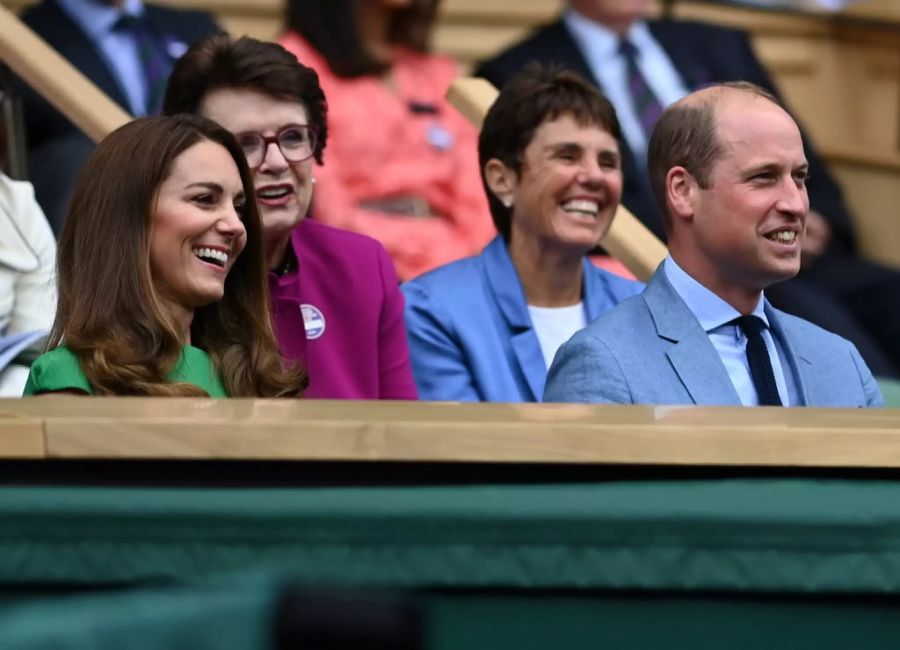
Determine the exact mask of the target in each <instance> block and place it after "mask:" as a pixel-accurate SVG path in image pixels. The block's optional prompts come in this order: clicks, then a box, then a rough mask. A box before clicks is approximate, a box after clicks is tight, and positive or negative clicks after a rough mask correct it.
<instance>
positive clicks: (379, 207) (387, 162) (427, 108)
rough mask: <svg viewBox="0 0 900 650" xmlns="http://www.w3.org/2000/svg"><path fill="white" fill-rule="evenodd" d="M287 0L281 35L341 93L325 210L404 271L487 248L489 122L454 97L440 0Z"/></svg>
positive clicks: (403, 275)
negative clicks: (485, 126)
mask: <svg viewBox="0 0 900 650" xmlns="http://www.w3.org/2000/svg"><path fill="white" fill-rule="evenodd" d="M287 4H288V9H287V29H288V31H287V32H286V33H285V34H284V35H283V36H282V38H281V40H280V42H281V44H282V45H284V46H285V47H286V48H287V49H288V50H289V51H290V52H292V53H293V54H295V55H296V56H297V59H298V60H299V61H300V62H301V63H302V64H304V65H307V66H310V67H312V68H313V69H315V70H316V71H317V72H318V73H319V78H320V80H321V83H322V88H323V89H324V90H325V94H326V96H327V97H328V99H329V104H330V110H329V114H328V123H329V130H330V132H331V142H330V143H329V158H328V165H327V166H326V167H324V168H323V169H321V170H320V171H318V172H317V174H318V179H319V187H318V189H317V190H316V199H315V205H314V206H313V217H314V218H315V219H317V220H321V221H322V222H324V223H328V224H331V225H334V226H338V227H341V228H346V229H348V230H354V231H357V232H361V233H364V234H367V235H370V236H371V237H374V238H376V239H378V240H379V241H381V243H382V244H384V246H385V247H386V248H387V250H388V252H389V253H390V254H391V257H392V258H393V260H394V263H395V265H396V268H397V272H398V274H399V276H400V279H401V280H407V279H409V278H411V277H414V276H416V275H418V274H420V273H422V272H423V271H427V270H429V269H432V268H434V267H436V266H438V265H440V264H444V263H446V262H449V261H452V260H455V259H459V258H461V257H464V256H466V255H472V254H474V253H476V252H477V251H479V250H481V248H482V247H483V246H484V245H485V244H486V243H487V242H488V241H489V240H490V239H491V237H492V236H493V235H494V234H496V233H495V231H494V228H493V226H492V225H491V220H490V217H489V214H488V210H487V205H486V204H485V201H484V196H483V194H482V191H481V187H480V184H479V181H478V162H477V160H476V155H475V142H476V139H477V137H478V134H477V130H476V129H475V128H474V127H473V126H472V125H470V124H469V123H468V122H467V121H466V120H465V119H464V118H463V117H462V116H461V115H459V114H458V113H457V111H456V110H455V109H454V108H453V107H452V106H450V104H449V103H448V102H447V101H446V100H445V99H444V95H445V93H446V92H447V88H448V86H449V85H450V82H451V81H452V80H453V79H454V78H455V77H456V76H457V75H458V68H457V65H456V63H455V62H454V61H452V60H451V59H449V58H447V57H444V56H438V55H436V54H431V53H429V52H428V40H429V37H430V34H431V28H432V25H433V23H434V19H435V13H436V11H437V5H438V2H437V0H290V1H289V2H288V3H287Z"/></svg>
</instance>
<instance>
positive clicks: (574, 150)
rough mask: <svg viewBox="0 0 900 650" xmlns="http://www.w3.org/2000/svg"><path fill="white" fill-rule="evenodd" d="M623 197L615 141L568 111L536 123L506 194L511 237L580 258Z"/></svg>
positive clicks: (606, 224)
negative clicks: (509, 213) (508, 194)
mask: <svg viewBox="0 0 900 650" xmlns="http://www.w3.org/2000/svg"><path fill="white" fill-rule="evenodd" d="M621 196H622V169H621V162H620V157H619V147H618V143H617V142H616V139H615V138H614V137H613V136H612V134H610V133H609V132H608V131H606V130H605V129H603V128H601V127H599V126H596V125H593V124H587V125H581V124H579V123H578V122H576V121H575V119H574V118H573V117H572V116H571V115H568V114H565V115H562V116H560V117H559V118H557V119H555V120H550V121H547V122H544V123H543V124H541V125H540V126H539V127H538V128H537V129H536V130H535V132H534V137H532V139H531V142H529V144H528V146H527V147H526V148H525V151H524V153H523V156H522V164H521V170H520V173H519V174H518V177H517V179H516V183H515V186H514V188H513V190H512V192H511V193H510V196H509V197H508V198H509V200H510V201H511V203H512V208H513V216H512V224H511V229H512V235H511V237H512V239H513V240H515V239H516V238H517V237H519V238H527V239H533V240H534V241H535V243H537V244H538V245H539V246H540V247H541V248H545V249H548V248H551V249H559V250H560V251H565V250H567V251H569V252H570V253H571V254H572V255H575V256H581V255H584V254H585V253H586V252H587V251H589V250H591V249H592V248H593V247H594V246H596V244H597V242H598V241H599V239H600V237H602V236H603V235H604V234H605V233H606V231H607V230H608V229H609V226H610V224H611V223H612V219H613V216H614V215H615V213H616V209H617V208H618V205H619V199H620V198H621Z"/></svg>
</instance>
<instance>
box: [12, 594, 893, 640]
mask: <svg viewBox="0 0 900 650" xmlns="http://www.w3.org/2000/svg"><path fill="white" fill-rule="evenodd" d="M275 584H276V583H275V581H251V582H247V581H243V580H241V581H235V582H233V583H229V582H225V583H223V584H221V585H218V586H209V585H207V586H190V587H178V588H167V589H161V588H153V589H146V590H141V591H137V592H135V591H123V592H117V593H113V594H104V595H82V596H63V597H58V598H56V599H54V600H51V601H44V602H34V603H30V604H28V605H25V606H18V607H11V608H5V609H3V610H0V648H3V650H248V649H252V650H275V648H274V643H273V641H274V634H273V632H274V623H275V618H276V617H275V603H276V599H277V593H278V590H277V587H276V586H275ZM519 594H520V595H510V594H502V595H497V594H481V593H451V594H448V593H442V594H419V595H418V598H419V600H420V602H422V603H423V606H424V612H425V614H426V616H425V621H426V638H427V640H428V644H427V647H428V648H429V649H430V650H548V649H553V648H565V649H566V650H596V649H597V648H616V649H618V648H635V649H645V648H646V649H647V650H651V649H652V650H659V649H660V648H690V649H691V650H721V649H722V648H728V650H771V649H773V648H775V649H777V648H785V649H787V648H789V649H790V650H831V649H834V650H838V649H840V650H844V649H846V648H853V649H854V650H856V649H865V650H882V649H883V650H893V649H894V648H897V647H898V646H900V615H898V614H900V611H898V606H897V603H896V601H894V602H889V601H883V600H877V599H866V598H864V599H859V598H855V597H848V598H843V599H839V598H827V599H823V598H813V597H808V596H806V597H800V598H797V597H794V598H792V599H790V600H789V599H785V598H781V597H765V596H761V597H749V598H748V597H732V596H727V595H724V596H723V595H710V594H705V595H699V596H684V595H675V594H671V593H669V594H666V593H650V594H641V595H637V594H627V593H614V592H609V593H597V592H592V593H582V594H577V593H572V592H567V593H553V594H548V593H545V592H537V593H530V592H526V591H521V592H519ZM338 618H339V617H338ZM353 623H354V621H353V620H350V619H348V620H347V621H346V624H347V625H353ZM316 647H319V646H316ZM361 650H363V649H362V648H361Z"/></svg>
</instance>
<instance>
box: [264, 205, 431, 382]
mask: <svg viewBox="0 0 900 650" xmlns="http://www.w3.org/2000/svg"><path fill="white" fill-rule="evenodd" d="M291 245H292V246H293V247H294V253H295V254H296V256H297V260H298V262H299V264H298V269H297V270H295V271H292V272H290V273H286V274H285V275H284V276H282V277H280V278H279V277H278V276H276V275H275V274H274V273H269V291H270V294H271V303H272V318H273V321H274V326H275V335H276V337H277V338H278V345H279V347H280V348H281V353H282V354H283V355H284V357H285V358H286V359H290V360H299V361H301V362H302V363H303V364H304V366H305V367H306V370H307V372H308V373H309V378H310V385H309V390H308V391H307V393H306V396H307V397H318V398H328V399H416V385H415V382H414V380H413V376H412V369H411V367H410V362H409V347H408V345H407V342H406V328H405V326H404V323H403V294H401V293H400V289H399V287H398V284H397V274H396V272H395V271H394V265H393V264H392V262H391V258H390V257H389V256H388V254H387V251H385V249H384V247H383V246H382V245H381V244H379V243H378V242H377V241H375V240H374V239H372V238H370V237H366V236H365V235H359V234H357V233H352V232H347V231H344V230H338V229H337V228H332V227H331V226H326V225H324V224H321V223H317V222H315V221H310V220H309V219H304V220H303V221H301V222H300V223H299V224H298V225H297V227H296V228H294V230H293V232H292V233H291Z"/></svg>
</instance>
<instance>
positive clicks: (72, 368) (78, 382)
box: [23, 345, 228, 397]
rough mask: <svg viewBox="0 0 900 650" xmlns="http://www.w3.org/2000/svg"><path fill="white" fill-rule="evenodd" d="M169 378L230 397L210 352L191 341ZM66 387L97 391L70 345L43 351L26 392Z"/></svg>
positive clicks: (89, 392) (36, 362)
mask: <svg viewBox="0 0 900 650" xmlns="http://www.w3.org/2000/svg"><path fill="white" fill-rule="evenodd" d="M169 381H171V382H187V383H190V384H194V385H195V386H199V387H200V388H202V389H203V390H205V391H206V392H207V393H209V396H210V397H228V395H227V394H226V393H225V386H224V385H223V384H222V379H221V377H219V373H218V372H216V369H215V367H213V364H212V360H211V359H210V358H209V355H208V354H206V352H204V351H203V350H201V349H200V348H195V347H193V346H191V345H186V346H184V348H183V350H182V353H181V358H180V359H179V360H178V363H177V364H175V367H174V368H173V369H172V372H171V373H169ZM63 390H77V391H83V392H85V393H87V394H88V395H93V394H94V390H93V387H92V386H91V384H90V382H89V381H88V379H87V377H85V376H84V373H83V372H81V366H80V365H79V363H78V357H76V356H75V354H74V353H73V352H72V351H71V350H69V349H68V348H67V347H65V346H60V347H58V348H56V349H55V350H51V351H50V352H47V353H46V354H42V355H41V356H40V357H38V358H37V360H36V361H35V362H34V363H33V364H32V366H31V372H30V373H29V374H28V381H27V382H26V383H25V391H24V393H23V395H26V396H27V395H37V394H39V393H52V392H55V391H63Z"/></svg>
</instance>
